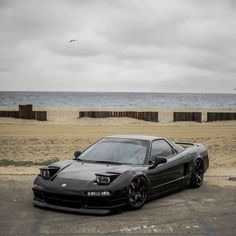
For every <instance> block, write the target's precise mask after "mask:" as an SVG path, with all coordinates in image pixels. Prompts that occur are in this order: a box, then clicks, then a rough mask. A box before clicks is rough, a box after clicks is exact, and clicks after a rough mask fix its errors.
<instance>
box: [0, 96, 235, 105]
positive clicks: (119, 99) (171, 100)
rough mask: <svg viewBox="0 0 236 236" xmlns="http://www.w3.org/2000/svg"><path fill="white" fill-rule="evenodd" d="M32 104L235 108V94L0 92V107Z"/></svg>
mask: <svg viewBox="0 0 236 236" xmlns="http://www.w3.org/2000/svg"><path fill="white" fill-rule="evenodd" d="M19 104H33V106H37V107H43V108H47V107H50V108H51V107H55V108H89V107H97V108H101V109H105V108H108V107H109V108H110V107H112V108H114V109H115V108H118V109H124V108H132V109H133V108H155V107H157V108H166V109H169V108H211V109H236V94H206V93H194V94H192V93H117V92H106V93H101V92H0V106H4V107H17V106H18V105H19Z"/></svg>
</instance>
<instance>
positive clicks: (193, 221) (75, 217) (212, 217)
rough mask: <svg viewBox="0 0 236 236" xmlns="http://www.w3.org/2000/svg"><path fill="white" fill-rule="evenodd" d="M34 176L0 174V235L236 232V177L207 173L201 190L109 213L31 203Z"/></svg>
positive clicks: (203, 233) (170, 195)
mask: <svg viewBox="0 0 236 236" xmlns="http://www.w3.org/2000/svg"><path fill="white" fill-rule="evenodd" d="M33 179H34V176H33V175H32V176H31V175H30V176H21V175H19V176H8V175H0V235H2V236H8V235H24V236H26V235H35V236H37V235H40V236H41V235H49V236H51V235H85V234H89V235H97V234H107V235H111V234H113V235H120V234H123V233H126V234H129V233H131V234H139V235H143V234H145V233H147V234H153V235H154V234H155V235H156V234H157V235H236V182H234V183H230V184H227V183H228V182H227V181H230V180H228V179H227V178H225V177H206V178H205V182H204V184H203V185H202V186H201V187H200V188H199V189H190V188H188V189H184V190H181V191H179V192H176V193H172V194H169V195H167V196H164V197H162V198H158V199H156V200H153V201H151V202H148V203H147V204H146V205H145V206H144V207H143V208H142V209H140V210H138V211H122V212H119V213H116V214H113V215H108V216H94V215H81V214H72V213H65V212H58V211H53V210H45V209H41V208H36V207H33V206H32V191H31V186H32V181H33ZM219 181H221V184H218V182H219ZM224 181H225V182H224ZM224 183H225V184H224Z"/></svg>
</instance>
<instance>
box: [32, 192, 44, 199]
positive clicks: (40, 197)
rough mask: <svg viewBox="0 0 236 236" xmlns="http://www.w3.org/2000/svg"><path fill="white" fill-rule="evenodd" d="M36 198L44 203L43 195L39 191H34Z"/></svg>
mask: <svg viewBox="0 0 236 236" xmlns="http://www.w3.org/2000/svg"><path fill="white" fill-rule="evenodd" d="M34 198H35V199H36V200H39V201H44V196H43V193H41V192H39V191H34Z"/></svg>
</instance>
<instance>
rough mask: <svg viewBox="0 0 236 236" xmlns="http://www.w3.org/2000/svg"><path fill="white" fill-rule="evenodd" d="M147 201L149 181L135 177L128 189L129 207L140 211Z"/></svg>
mask: <svg viewBox="0 0 236 236" xmlns="http://www.w3.org/2000/svg"><path fill="white" fill-rule="evenodd" d="M146 199H147V181H146V180H145V178H144V177H142V176H138V177H135V178H134V179H133V180H132V181H131V183H130V185H129V187H128V207H129V208H130V209H132V210H138V209H140V208H141V207H143V205H144V204H145V202H146Z"/></svg>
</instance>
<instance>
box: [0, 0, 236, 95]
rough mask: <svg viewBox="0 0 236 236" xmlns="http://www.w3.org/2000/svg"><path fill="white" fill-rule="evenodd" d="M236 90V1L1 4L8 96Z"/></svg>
mask: <svg viewBox="0 0 236 236" xmlns="http://www.w3.org/2000/svg"><path fill="white" fill-rule="evenodd" d="M72 39H75V40H76V41H73V42H69V41H70V40H72ZM235 88H236V1H235V0H232V1H230V0H207V1H206V0H195V1H191V0H163V1H159V0H145V1H144V0H83V1H82V0H64V1H62V0H56V1H53V0H51V1H50V0H45V1H43V0H38V1H34V0H0V90H10V91H11V90H23V91H26V90H29V91H31V90H33V91H131V92H137V91H142V92H221V93H235V91H236V90H235Z"/></svg>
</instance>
